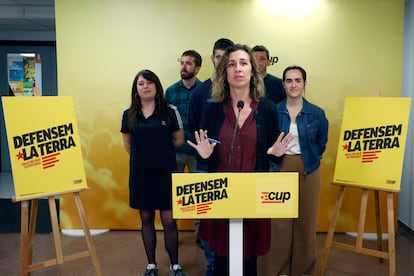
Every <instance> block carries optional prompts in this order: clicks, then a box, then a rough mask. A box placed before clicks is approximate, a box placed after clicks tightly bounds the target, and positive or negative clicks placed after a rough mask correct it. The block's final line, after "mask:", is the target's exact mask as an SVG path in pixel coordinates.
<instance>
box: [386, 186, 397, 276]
mask: <svg viewBox="0 0 414 276" xmlns="http://www.w3.org/2000/svg"><path fill="white" fill-rule="evenodd" d="M387 212H388V215H387V219H388V256H389V275H390V276H395V275H396V263H395V230H394V194H393V193H392V192H388V193H387Z"/></svg>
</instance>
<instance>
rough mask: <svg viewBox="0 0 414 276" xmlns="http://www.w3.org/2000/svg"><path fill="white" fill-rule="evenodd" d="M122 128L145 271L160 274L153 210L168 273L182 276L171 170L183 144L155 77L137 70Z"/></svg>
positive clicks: (176, 117)
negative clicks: (160, 228)
mask: <svg viewBox="0 0 414 276" xmlns="http://www.w3.org/2000/svg"><path fill="white" fill-rule="evenodd" d="M121 132H122V136H123V141H124V145H125V149H126V150H127V152H128V153H129V156H130V162H129V191H130V195H129V202H130V206H131V208H134V209H138V210H139V214H140V217H141V222H142V239H143V242H144V247H145V253H146V254H147V259H148V266H147V269H146V271H145V272H144V274H143V275H145V276H156V275H158V268H157V263H156V260H155V255H156V254H155V249H156V242H157V240H156V237H157V236H156V232H155V225H154V220H155V210H159V212H160V217H161V222H162V225H163V228H164V240H165V248H166V250H167V252H168V255H169V257H170V261H171V266H170V275H172V276H182V275H185V274H184V272H183V271H182V269H181V267H180V265H179V264H178V231H177V224H176V222H175V220H174V219H173V217H172V195H171V186H172V179H171V173H172V172H173V171H175V170H176V160H175V148H177V147H179V146H181V145H182V144H183V143H184V131H183V125H182V122H181V117H180V114H179V113H178V111H177V108H176V107H175V106H173V105H169V104H168V103H167V101H166V100H165V99H164V90H163V88H162V85H161V82H160V80H159V78H158V77H157V75H155V74H154V73H153V72H152V71H150V70H142V71H140V72H138V74H137V75H136V76H135V78H134V81H133V83H132V92H131V106H130V107H129V108H128V109H127V110H126V111H124V113H123V117H122V127H121Z"/></svg>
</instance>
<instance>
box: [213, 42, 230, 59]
mask: <svg viewBox="0 0 414 276" xmlns="http://www.w3.org/2000/svg"><path fill="white" fill-rule="evenodd" d="M233 44H234V43H233V41H231V40H230V39H228V38H220V39H218V40H217V41H216V42H215V43H214V47H213V55H214V54H215V51H216V50H217V49H219V50H223V51H224V50H226V49H227V47H229V46H232V45H233Z"/></svg>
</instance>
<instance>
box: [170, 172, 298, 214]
mask: <svg viewBox="0 0 414 276" xmlns="http://www.w3.org/2000/svg"><path fill="white" fill-rule="evenodd" d="M172 180H173V191H172V195H173V216H174V218H199V219H204V218H297V217H298V197H299V192H298V174H297V173H174V174H173V175H172Z"/></svg>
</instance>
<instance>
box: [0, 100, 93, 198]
mask: <svg viewBox="0 0 414 276" xmlns="http://www.w3.org/2000/svg"><path fill="white" fill-rule="evenodd" d="M2 101H3V110H4V118H5V122H6V131H7V139H8V145H9V152H10V161H11V165H12V172H13V182H14V188H15V200H17V201H19V200H27V199H33V198H39V197H42V196H49V195H55V194H60V193H64V192H71V191H78V190H81V189H86V188H87V184H86V176H85V170H84V166H83V159H82V152H81V145H80V141H79V136H78V128H77V125H76V120H75V112H74V108H73V102H72V97H69V96H48V97H45V96H43V97H2Z"/></svg>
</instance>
